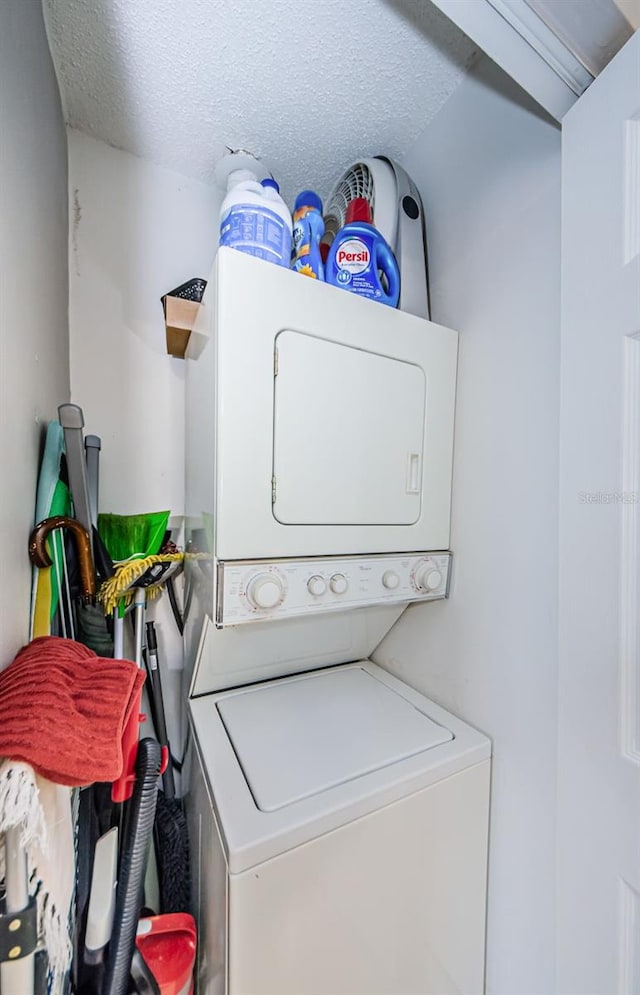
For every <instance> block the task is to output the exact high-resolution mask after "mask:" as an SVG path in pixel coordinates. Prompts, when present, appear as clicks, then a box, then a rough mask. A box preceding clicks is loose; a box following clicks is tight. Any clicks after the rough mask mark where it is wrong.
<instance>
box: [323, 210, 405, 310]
mask: <svg viewBox="0 0 640 995" xmlns="http://www.w3.org/2000/svg"><path fill="white" fill-rule="evenodd" d="M325 280H326V282H327V283H332V284H333V285H334V286H335V287H342V288H343V289H344V290H350V291H351V293H353V294H360V296H361V297H369V298H370V299H371V300H373V301H380V302H381V303H382V304H388V305H389V306H390V307H397V304H398V298H399V296H400V273H399V270H398V264H397V262H396V259H395V256H394V254H393V252H392V251H391V249H390V248H389V246H388V245H387V243H386V242H385V240H384V238H383V237H382V235H381V234H380V232H379V231H378V230H377V228H374V227H373V225H372V224H371V208H370V207H369V202H368V201H367V200H365V199H364V197H356V199H355V200H352V201H351V203H350V204H349V206H348V208H347V221H346V224H345V226H344V227H343V228H341V229H340V231H339V232H338V234H337V235H336V237H335V239H334V240H333V243H332V245H331V248H330V249H329V255H328V256H327V262H326V264H325Z"/></svg>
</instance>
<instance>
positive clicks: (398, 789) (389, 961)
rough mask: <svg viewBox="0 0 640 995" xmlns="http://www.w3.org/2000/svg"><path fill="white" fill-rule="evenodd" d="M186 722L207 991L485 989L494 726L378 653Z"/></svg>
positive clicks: (214, 699) (438, 992) (390, 994)
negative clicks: (403, 676)
mask: <svg viewBox="0 0 640 995" xmlns="http://www.w3.org/2000/svg"><path fill="white" fill-rule="evenodd" d="M190 722H191V729H192V734H193V743H194V746H195V749H194V750H193V754H192V770H191V775H190V790H189V795H188V811H189V813H190V831H191V839H192V845H193V851H194V881H195V889H196V905H197V910H196V911H197V915H198V922H199V961H198V965H199V966H198V982H199V992H200V995H205V993H206V995H375V993H380V995H383V993H384V995H399V993H407V995H408V993H416V995H418V993H419V995H448V993H451V995H453V993H456V995H478V993H480V992H482V991H483V986H484V977H483V975H484V936H485V900H486V899H485V896H486V874H487V832H488V807H489V770H490V759H489V757H490V743H489V741H488V740H487V739H486V738H485V737H484V736H483V735H481V734H480V733H478V732H476V731H475V730H473V729H471V728H470V727H469V726H467V725H465V724H464V723H463V722H461V721H459V720H458V719H456V718H455V717H454V716H452V715H450V714H448V713H447V712H445V711H443V709H441V708H439V707H438V706H437V705H435V704H434V703H433V702H431V701H429V700H427V699H426V698H424V697H423V696H422V695H420V694H418V693H417V692H416V691H414V690H412V689H411V688H410V687H408V686H407V685H406V684H404V683H402V682H401V681H399V680H397V679H396V678H394V677H393V676H391V675H390V674H388V673H386V672H385V671H384V670H382V669H381V668H379V667H377V666H376V665H375V664H373V663H371V662H370V661H361V662H358V663H351V664H346V665H340V666H335V667H330V668H327V669H323V670H315V671H313V672H309V673H304V674H298V675H296V676H291V677H287V678H284V679H282V678H280V679H277V680H271V681H266V682H263V683H260V684H254V685H251V686H248V687H243V688H239V689H235V690H226V691H222V692H219V693H215V694H209V695H206V696H202V697H199V698H195V699H193V700H192V701H191V702H190Z"/></svg>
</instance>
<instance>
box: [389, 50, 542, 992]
mask: <svg viewBox="0 0 640 995" xmlns="http://www.w3.org/2000/svg"><path fill="white" fill-rule="evenodd" d="M519 93H520V91H518V89H517V87H516V86H515V84H513V83H511V82H510V81H508V80H507V78H506V77H505V76H504V75H503V74H502V73H501V72H500V71H499V70H497V69H496V68H495V67H494V66H493V65H492V64H491V63H489V62H488V60H484V61H483V62H482V63H480V64H479V66H478V68H477V69H476V71H475V72H474V73H473V75H472V76H471V77H469V78H468V79H467V80H466V81H465V82H464V83H463V85H462V86H461V87H460V89H459V90H458V91H457V92H456V94H454V96H453V98H452V99H451V100H450V101H449V102H448V103H447V105H446V106H445V107H444V109H443V110H442V111H441V112H440V114H439V115H438V117H437V118H435V120H434V121H433V122H432V123H431V124H430V125H429V126H428V128H427V130H426V131H425V133H424V135H423V136H422V138H421V140H420V141H419V142H418V143H417V144H416V145H415V146H414V148H413V149H412V150H411V152H410V153H409V155H408V156H407V157H406V160H405V162H404V165H405V166H406V168H407V169H408V170H409V172H410V173H411V174H412V175H413V177H414V179H415V180H416V182H417V183H418V186H419V188H420V190H421V193H422V196H423V199H424V202H425V209H426V212H427V223H428V237H429V247H430V264H431V267H430V270H431V272H430V276H431V297H432V311H433V317H434V319H435V320H437V321H440V322H443V323H445V324H449V325H451V326H453V327H454V328H457V329H459V331H460V365H459V377H458V402H457V420H456V448H455V466H454V482H453V516H452V540H451V541H452V548H453V550H454V553H455V559H454V579H453V588H452V592H451V598H450V600H449V601H448V602H440V603H436V604H432V605H424V606H420V607H418V606H416V607H413V608H410V609H409V610H408V611H407V612H406V613H405V615H404V616H403V617H402V618H401V619H400V620H399V622H398V623H397V624H396V626H395V627H394V629H393V630H392V632H391V633H390V635H389V636H388V637H387V639H386V640H385V641H384V642H383V643H382V644H381V646H380V647H379V649H378V650H377V651H376V654H375V659H376V660H377V661H378V662H379V663H382V664H383V665H384V666H386V667H388V668H389V669H390V670H392V671H393V672H394V673H396V674H397V675H398V676H400V677H402V678H404V679H405V680H407V681H408V682H409V683H410V684H412V685H413V686H415V687H417V688H419V689H420V690H421V691H423V692H425V693H426V694H427V695H429V696H430V697H432V698H433V699H434V700H436V701H437V702H439V703H440V704H442V705H444V706H445V707H446V708H448V709H450V710H451V711H452V712H455V713H456V714H457V715H459V716H461V717H462V718H464V719H466V720H468V721H469V722H470V723H471V724H472V725H475V726H477V727H478V728H479V729H481V730H482V731H483V732H485V733H487V734H488V735H489V736H490V737H491V739H492V740H493V755H494V762H493V799H492V815H491V844H490V872H489V900H488V950H487V991H488V992H489V993H493V995H523V993H532V995H533V993H535V995H542V993H550V992H552V991H553V984H554V981H553V970H554V906H553V899H554V891H553V885H554V832H555V777H556V768H555V763H556V691H557V688H556V681H557V646H556V598H557V580H556V571H557V485H558V465H557V464H558V403H559V395H558V378H559V281H560V270H559V251H560V242H559V226H560V214H559V210H560V207H559V193H560V135H559V132H558V131H557V130H556V129H555V127H554V126H552V125H551V124H550V123H548V122H547V121H546V120H544V119H543V118H542V117H540V116H538V115H537V114H536V113H535V110H534V109H533V105H530V104H529V103H526V104H520V103H519ZM522 100H523V101H524V98H522Z"/></svg>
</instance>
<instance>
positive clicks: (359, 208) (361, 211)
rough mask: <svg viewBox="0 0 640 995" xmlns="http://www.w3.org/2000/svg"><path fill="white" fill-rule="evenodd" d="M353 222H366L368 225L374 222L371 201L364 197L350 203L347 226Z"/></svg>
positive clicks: (356, 198)
mask: <svg viewBox="0 0 640 995" xmlns="http://www.w3.org/2000/svg"><path fill="white" fill-rule="evenodd" d="M352 221H364V222H365V223H366V224H368V225H370V224H371V223H372V222H373V216H372V214H371V207H370V206H369V201H368V200H366V199H365V198H364V197H355V198H354V199H353V200H352V201H350V203H349V206H348V207H347V220H346V224H351V222H352Z"/></svg>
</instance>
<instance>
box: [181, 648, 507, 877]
mask: <svg viewBox="0 0 640 995" xmlns="http://www.w3.org/2000/svg"><path fill="white" fill-rule="evenodd" d="M354 672H355V673H354ZM345 675H353V676H347V678H346V680H344V681H343V676H345ZM367 678H371V679H372V682H368V681H367ZM325 682H326V683H325ZM292 685H293V690H292V692H291V694H290V693H289V692H288V691H287V693H286V694H285V695H284V697H280V696H279V695H277V696H276V697H273V698H271V697H270V696H269V695H268V694H267V692H270V691H271V689H277V688H285V687H291V686H292ZM305 685H306V686H305ZM387 691H388V692H390V697H386V696H385V695H384V694H383V693H384V692H387ZM263 694H264V695H265V697H263ZM379 694H382V697H380V696H379ZM241 699H245V701H241ZM398 699H400V700H398ZM230 700H233V701H234V702H236V701H237V702H238V704H237V705H236V704H233V705H231V706H229V707H227V706H226V705H225V702H228V701H230ZM267 703H268V704H269V706H270V707H269V709H267V708H266V707H265V708H263V707H262V706H263V705H267ZM382 703H384V711H385V712H386V710H387V708H388V709H389V711H390V717H388V716H386V715H384V716H383V715H381V710H382V708H381V706H382ZM245 709H246V711H245ZM236 710H237V711H236ZM265 715H266V716H267V718H268V721H267V718H265ZM223 716H224V718H223ZM189 717H190V723H191V729H192V733H193V744H194V747H195V753H196V758H197V762H198V765H199V769H200V770H201V772H202V775H203V777H204V780H205V784H206V787H207V793H208V797H209V800H210V803H211V805H212V809H213V812H214V814H215V821H216V826H217V831H218V833H219V834H220V839H221V840H222V842H223V845H224V850H225V859H226V861H227V866H228V868H229V871H230V872H231V873H232V874H234V873H238V874H239V873H242V872H243V871H246V870H248V869H249V868H251V867H255V866H256V865H257V864H260V863H262V862H263V861H265V860H270V859H271V858H273V857H277V856H278V855H280V854H283V853H285V852H286V851H288V850H290V849H292V848H293V847H296V846H300V845H301V844H304V843H307V842H309V841H311V840H313V839H315V838H317V837H319V836H321V835H323V834H324V833H329V832H332V831H333V830H334V829H339V828H340V827H341V826H343V825H345V824H346V823H348V822H352V821H353V820H355V819H359V818H361V817H363V816H367V815H369V814H371V813H372V812H374V811H377V810H378V809H381V808H384V807H385V806H387V805H392V804H394V803H395V802H398V801H400V800H401V799H403V798H406V797H407V796H409V795H412V794H414V793H415V792H417V791H421V790H423V789H425V788H428V789H431V788H433V790H434V791H438V790H439V785H441V784H444V783H445V782H446V781H447V780H448V778H449V777H451V776H453V775H456V774H458V773H460V772H462V771H464V770H465V769H467V768H468V767H471V766H474V765H475V764H479V763H482V762H484V761H486V762H487V763H488V761H489V758H490V756H491V743H490V742H489V740H488V739H487V738H486V736H483V735H482V733H480V732H478V731H477V730H476V729H472V728H471V727H470V726H468V725H467V724H466V723H465V722H462V721H461V720H460V719H459V718H457V716H455V715H452V714H451V713H450V712H447V711H445V710H444V709H443V708H441V707H440V706H439V705H436V703H435V702H433V701H429V699H428V698H425V697H424V695H422V694H420V692H419V691H416V690H415V689H414V688H411V687H409V685H408V684H405V683H404V682H403V681H400V680H398V678H397V677H395V676H394V675H393V674H390V673H388V671H386V670H383V669H382V668H381V667H379V666H377V665H376V664H375V663H372V662H371V660H360V661H357V662H354V663H345V664H340V665H338V666H337V667H330V668H328V669H326V670H322V671H318V670H314V671H311V672H308V673H305V674H300V675H296V676H292V677H280V678H277V679H276V680H273V681H268V682H265V683H263V684H254V685H252V686H247V687H244V688H238V689H237V690H233V691H232V690H227V691H218V692H215V693H214V694H210V695H202V696H200V697H197V698H192V699H191V700H190V701H189ZM276 718H277V719H279V720H280V721H276ZM225 719H226V722H227V723H228V726H229V731H228V730H227V727H226V725H225ZM423 720H426V721H425V722H423ZM429 720H431V721H429ZM252 722H253V723H254V724H253V726H252V724H251V723H252ZM405 725H406V726H407V727H408V729H409V732H408V733H407V730H406V729H405V728H404V726H405ZM432 734H433V736H434V739H431V738H430V737H431V735H432ZM440 735H442V736H444V737H445V741H444V742H441V743H440V745H438V746H435V745H431V746H429V743H431V744H433V743H434V742H435V737H436V736H440ZM232 736H233V737H235V740H232ZM413 749H417V750H418V752H415V753H411V750H413ZM358 751H359V752H358ZM327 758H329V759H327ZM376 764H378V765H380V764H382V766H377V767H376V766H375V765H376ZM274 767H279V768H282V770H278V771H277V772H275V771H274ZM363 769H365V772H364V773H360V774H359V773H358V771H362V770H363ZM302 774H304V778H305V780H304V782H303V781H302V780H301V776H302ZM250 779H251V781H252V782H253V786H251V785H250ZM323 785H333V786H326V787H324V788H323ZM254 791H256V792H257V793H258V795H259V799H260V804H261V805H265V804H267V805H268V804H273V803H274V801H275V803H276V804H280V803H282V807H281V808H275V809H273V810H271V811H267V810H265V809H262V808H260V807H259V806H258V804H257V803H256V796H255V795H254ZM310 791H314V792H315V793H314V794H310V793H309V792H310ZM295 797H297V799H298V800H297V801H291V802H289V803H288V804H287V802H286V799H287V798H289V799H291V798H295Z"/></svg>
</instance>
